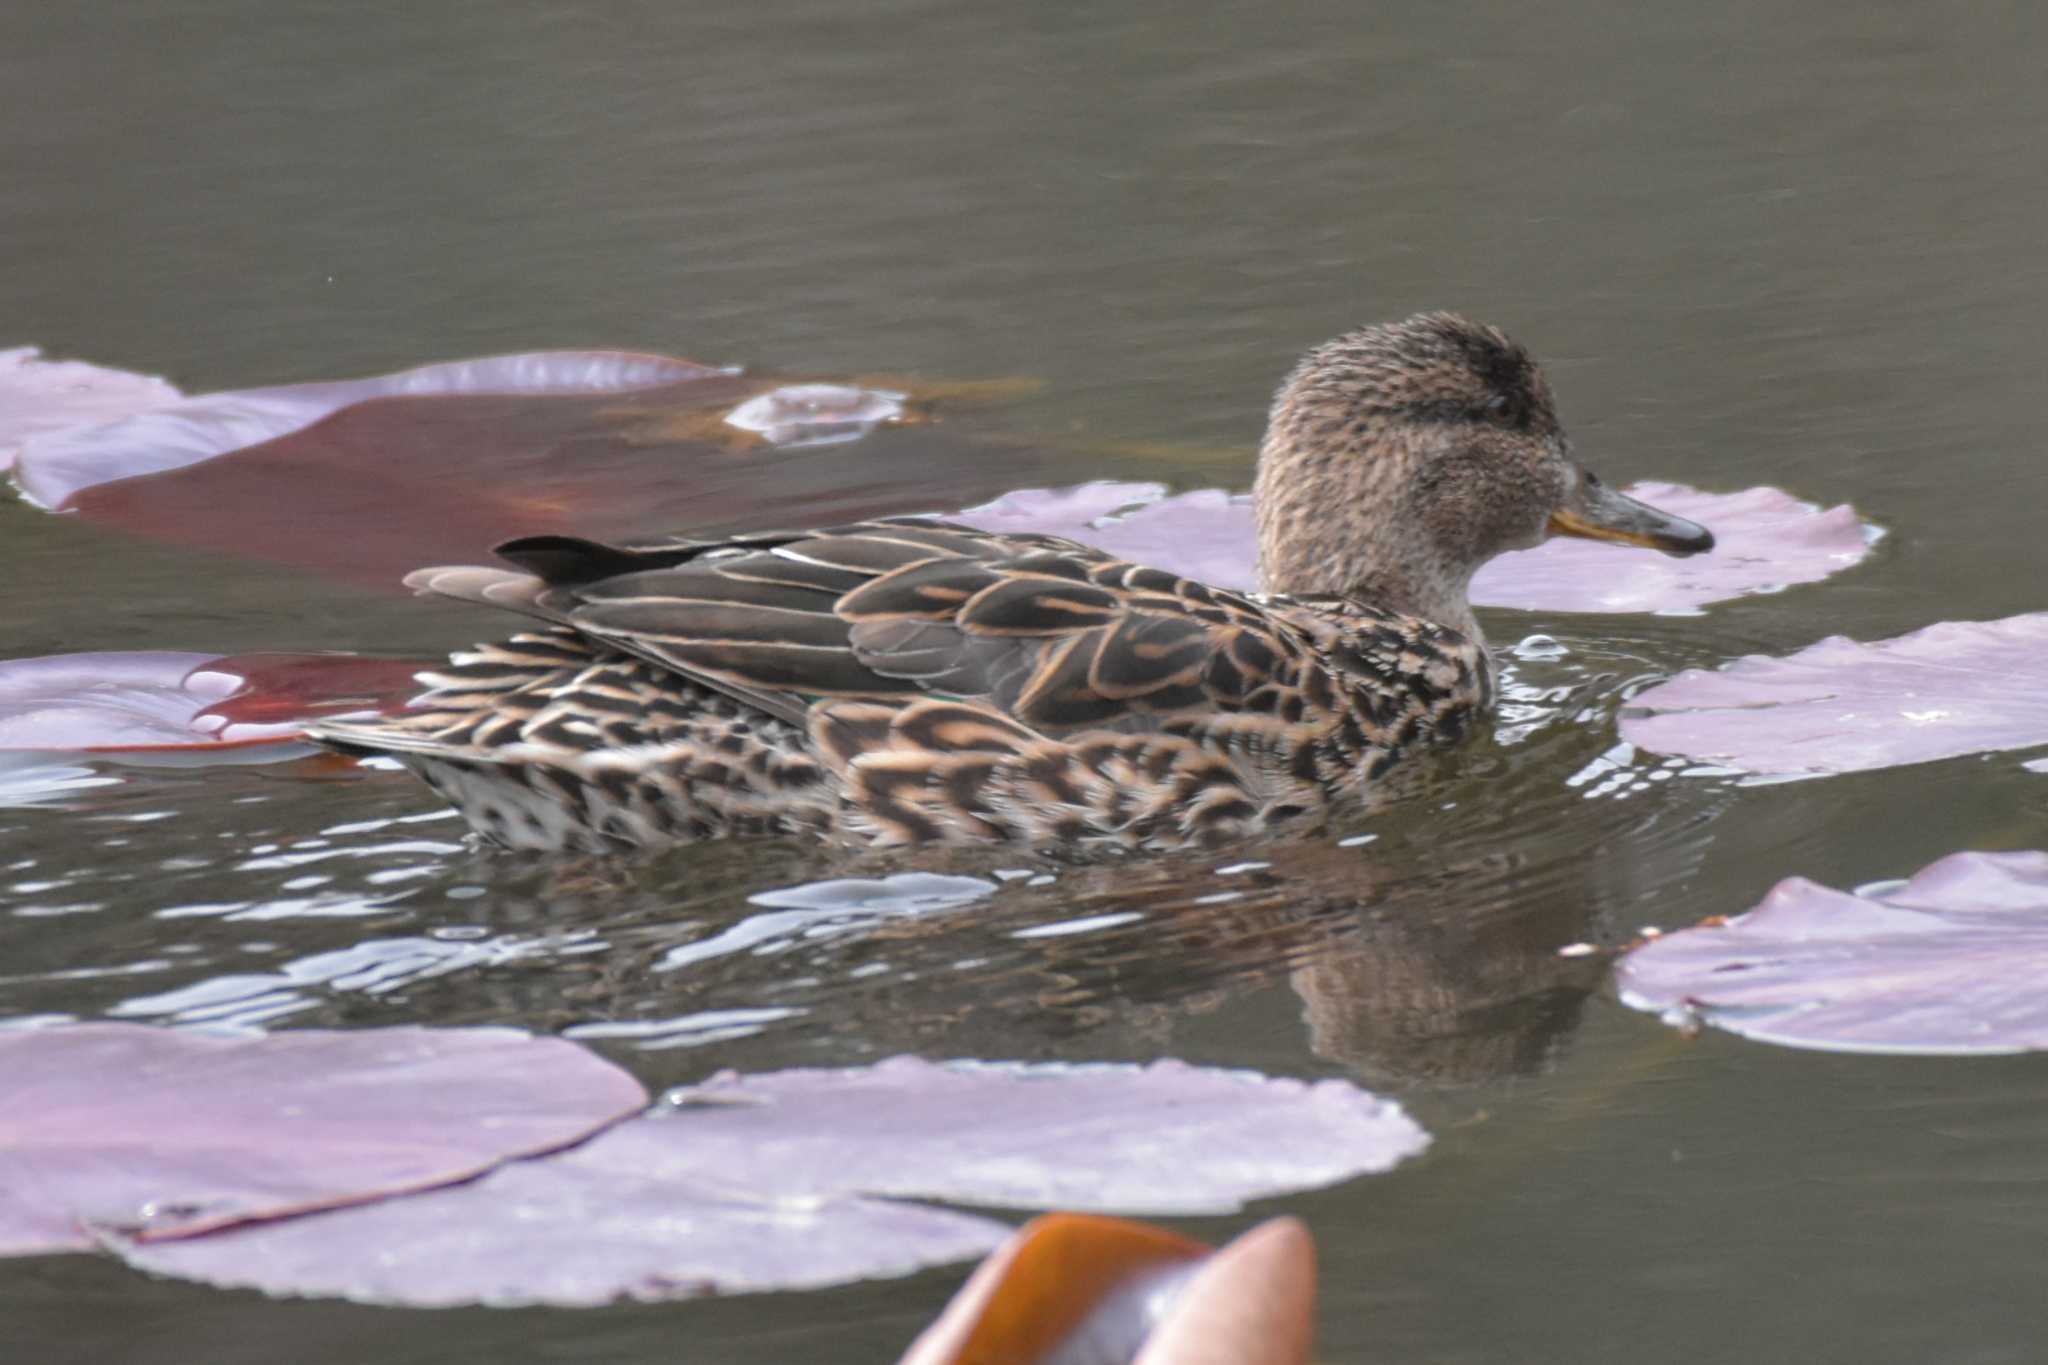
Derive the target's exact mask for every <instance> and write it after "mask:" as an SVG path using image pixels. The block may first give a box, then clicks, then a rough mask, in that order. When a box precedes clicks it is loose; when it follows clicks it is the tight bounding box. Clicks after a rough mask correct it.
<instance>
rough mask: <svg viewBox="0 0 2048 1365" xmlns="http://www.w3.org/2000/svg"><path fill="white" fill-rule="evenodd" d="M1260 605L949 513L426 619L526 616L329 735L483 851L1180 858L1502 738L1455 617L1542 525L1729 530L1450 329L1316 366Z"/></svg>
mask: <svg viewBox="0 0 2048 1365" xmlns="http://www.w3.org/2000/svg"><path fill="white" fill-rule="evenodd" d="M1258 504H1259V513H1258V515H1259V532H1260V554H1261V563H1262V568H1263V573H1264V581H1265V584H1266V586H1267V587H1268V588H1269V589H1270V590H1271V591H1270V592H1268V593H1261V594H1247V593H1238V592H1230V591H1225V590H1223V589H1218V588H1212V587H1209V586H1206V585H1204V584H1201V583H1197V582H1192V581H1190V580H1187V579H1183V578H1179V577H1176V576H1175V575H1173V574H1170V573H1166V572H1164V571H1161V570H1158V569H1153V568H1147V567H1144V566H1141V565H1135V564H1130V563H1126V562H1124V561H1121V560H1118V559H1115V558H1113V557H1111V556H1109V555H1106V554H1103V553H1101V552H1099V551H1096V550H1091V549H1088V548H1086V547H1084V546H1080V545H1076V544H1073V543H1071V542H1068V541H1064V540H1060V539H1057V538H1054V537H1050V536H1035V535H998V534H992V533H988V532H982V531H977V530H972V529H968V528H964V527H959V526H952V525H948V524H946V523H943V522H939V521H934V520H930V519H920V518H904V519H897V520H888V521H877V522H864V523H859V524H856V525H850V526H841V527H832V528H828V529H824V530H814V531H801V532H787V533H776V534H766V535H757V536H745V537H739V538H735V539H732V540H725V541H718V542H710V543H705V542H697V541H690V540H685V539H674V540H668V541H659V542H650V543H644V544H636V545H627V546H609V545H601V544H597V543H594V542H589V541H583V540H577V539H573V538H570V537H530V538H527V539H524V540H518V541H513V542H511V543H509V544H507V545H505V546H503V547H501V549H500V553H501V554H502V555H503V556H504V558H506V559H507V560H508V561H510V562H511V563H512V564H514V565H516V566H517V567H518V570H520V571H519V572H513V571H508V570H501V569H484V568H451V569H428V570H422V571H421V572H419V573H417V574H414V575H412V576H411V577H410V578H409V579H408V580H407V581H408V582H409V583H411V584H413V585H414V586H415V587H417V588H419V589H421V590H422V591H425V592H433V593H440V594H444V595H447V596H452V597H458V598H465V599H469V600H474V601H480V602H487V603H491V604H494V605H498V606H502V607H506V608H509V609H511V610H514V611H518V612H521V613H524V614H525V615H528V616H530V617H533V618H536V619H537V620H538V621H539V622H541V623H542V624H541V625H540V626H539V627H538V628H537V629H535V630H533V631H531V632H529V633H527V634H523V635H519V636H515V637H513V638H512V639H511V640H509V641H506V642H504V643H502V644H495V645H485V646H480V647H479V648H477V649H476V650H473V651H470V652H468V653H465V654H458V655H457V656H455V658H454V660H453V661H452V662H451V664H450V666H449V667H448V668H446V669H444V670H441V671H439V672H437V673H433V674H428V675H423V676H422V681H424V682H425V683H426V684H427V685H428V687H429V689H430V690H429V691H428V692H427V693H426V694H425V695H423V696H422V697H421V698H419V699H418V700H417V701H416V702H415V703H414V706H413V708H412V709H411V710H410V711H408V712H407V713H406V714H404V715H402V716H400V717H396V718H391V719H387V720H383V721H375V722H352V723H351V722H331V723H328V724H325V725H322V726H320V727H318V728H317V729H316V730H315V732H314V733H315V736H316V737H317V738H319V739H320V740H321V741H322V742H324V743H327V744H330V745H332V746H334V747H336V748H339V749H342V750H344V751H348V752H355V753H389V754H392V755H394V756H396V757H397V758H399V759H400V760H401V761H403V762H405V763H406V764H407V765H408V766H410V767H412V768H413V769H414V770H415V771H417V772H419V773H420V774H421V775H422V776H423V777H425V778H426V779H427V781H429V782H430V783H432V784H433V785H434V786H435V787H436V788H437V789H438V790H440V791H441V792H442V793H443V794H444V795H446V796H447V797H449V799H450V800H452V801H453V802H454V803H455V804H456V805H457V806H458V807H459V808H460V809H461V810H462V811H463V813H464V815H465V816H467V817H468V818H469V820H470V821H471V823H472V824H473V825H474V826H475V827H476V828H477V830H478V831H479V832H480V833H481V834H482V835H483V836H484V837H486V838H487V839H490V840H492V841H493V842H496V843H500V844H505V845H509V846H512V847H523V848H546V849H560V848H579V849H589V850H597V851H602V850H608V849H614V848H620V847H639V846H659V845H663V844H670V843H680V842H687V841H690V840H694V839H702V838H711V837H719V836H726V835H739V834H763V833H815V834H818V835H822V836H824V837H826V838H829V839H832V840H837V841H842V842H848V843H856V844H882V845H888V844H902V843H915V842H921V841H926V840H985V841H995V840H1018V841H1025V842H1031V843H1040V844H1046V843H1071V842H1098V843H1107V844H1115V845H1123V846H1129V847H1169V846H1178V845H1184V844H1190V843H1201V842H1208V841H1219V840H1227V839H1231V838H1236V837H1241V836H1244V835H1247V834H1252V833H1256V832H1258V831H1262V830H1265V829H1268V828H1272V827H1275V826H1278V825H1281V824H1283V823H1287V822H1292V821H1300V820H1303V819H1305V818H1308V817H1312V816H1316V815H1320V814H1324V813H1327V812H1329V811H1331V810H1333V809H1359V808H1363V807H1365V806H1366V805H1367V804H1369V803H1370V802H1371V800H1372V799H1373V798H1374V796H1375V794H1376V793H1378V792H1379V791H1381V790H1382V789H1383V786H1384V779H1385V777H1386V775H1387V773H1388V772H1389V771H1390V770H1391V769H1392V768H1393V767H1394V765H1395V764H1396V763H1397V762H1398V761H1399V760H1400V759H1402V758H1403V757H1404V756H1406V755H1408V754H1410V753H1411V752H1413V751H1415V750H1416V749H1418V748H1422V747H1426V746H1430V745H1440V744H1445V743H1450V742H1453V741H1455V740H1456V739H1458V738H1459V737H1461V736H1462V735H1463V734H1464V733H1465V732H1466V731H1467V730H1468V729H1469V728H1470V727H1471V725H1472V724H1473V722H1474V721H1475V720H1476V719H1477V718H1478V717H1480V716H1481V715H1483V714H1484V712H1485V711H1486V709H1487V708H1488V707H1489V706H1490V704H1491V702H1492V696H1493V687H1492V675H1491V669H1490V666H1489V662H1488V659H1487V656H1486V653H1485V649H1484V646H1483V643H1482V641H1481V640H1480V637H1479V633H1478V628H1477V626H1476V624H1475V623H1474V622H1473V619H1472V614H1471V608H1470V606H1469V604H1468V603H1467V601H1466V597H1465V590H1466V585H1467V584H1468V583H1469V581H1470V579H1471V575H1472V573H1473V571H1474V570H1476V569H1477V568H1478V567H1479V565H1480V564H1482V563H1484V562H1485V561H1486V560H1487V559H1489V558H1491V557H1492V556H1493V555H1495V554H1498V553H1500V552H1502V551H1504V550H1509V549H1516V548H1519V547H1521V546H1524V545H1529V544H1534V543H1535V542H1536V541H1538V540H1540V539H1542V537H1543V536H1544V535H1545V534H1547V533H1549V532H1550V531H1553V530H1563V531H1567V532H1570V533H1576V534H1600V535H1604V536H1607V537H1609V538H1615V539H1625V540H1632V541H1636V542H1638V543H1648V544H1655V545H1657V546H1659V547H1660V548H1664V549H1667V550H1670V551H1672V552H1675V553H1689V552H1691V551H1694V550H1698V549H1704V548H1706V547H1707V545H1709V544H1710V543H1711V539H1710V537H1708V536H1707V535H1706V533H1705V532H1704V531H1703V530H1701V529H1700V528H1698V527H1696V526H1692V525H1691V524H1690V523H1685V522H1679V521H1676V520H1675V519H1672V518H1667V517H1664V516H1663V514H1661V513H1657V512H1655V511H1654V510H1653V509H1650V508H1646V507H1643V506H1642V505H1641V504H1637V503H1632V502H1630V501H1629V500H1627V499H1625V498H1621V497H1619V495H1616V494H1613V493H1610V492H1608V491H1607V490H1605V489H1603V488H1601V487H1600V486H1599V484H1598V483H1597V481H1595V480H1593V479H1592V478H1591V476H1590V475H1587V474H1585V473H1584V471H1582V470H1580V469H1579V467H1578V466H1577V465H1575V464H1573V463H1572V462H1571V461H1570V460H1569V458H1568V456H1567V452H1566V448H1565V444H1564V438H1563V436H1562V434H1561V432H1560V431H1559V429H1558V426H1557V420H1556V417H1555V415H1554V413H1553V412H1552V409H1551V402H1550V395H1549V391H1548V389H1547V388H1546V387H1545V385H1544V383H1543V379H1542V376H1541V374H1540V373H1539V372H1538V371H1537V369H1536V367H1535V365H1534V363H1533V362H1531V361H1530V360H1529V358H1528V356H1527V355H1526V354H1525V353H1524V352H1523V351H1522V350H1521V349H1520V348H1519V347H1517V346H1515V345H1514V344H1513V343H1512V342H1510V341H1508V340H1507V338H1505V337H1504V336H1502V335H1501V334H1500V333H1498V332H1496V331H1494V330H1492V329H1490V328H1483V327H1477V326H1474V325H1473V324H1471V323H1468V322H1465V321H1463V320H1462V319H1459V318H1456V317H1452V316H1450V315H1447V314H1430V315H1425V316H1422V317H1418V318H1411V319H1409V320H1408V321H1407V322H1404V323H1399V324H1393V325H1390V326H1383V327H1376V328H1368V329H1366V330H1364V331H1361V332H1357V333H1353V334H1351V335H1350V336H1347V337H1344V338H1341V339H1339V340H1337V341H1334V342H1331V343H1329V344H1328V345H1325V346H1323V347H1320V348H1318V349H1317V350H1315V351H1313V352H1311V353H1310V354H1309V356H1308V357H1307V358H1306V359H1304V360H1303V362H1302V363H1301V365H1300V366H1299V367H1298V368H1297V369H1296V370H1295V372H1294V374H1293V375H1292V376H1290V378H1289V379H1288V381H1287V383H1286V385H1285V386H1283V388H1282V389H1281V391H1280V394H1279V397H1278V398H1277V399H1276V401H1275V404H1274V409H1273V414H1272V419H1271V426H1270V429H1269V432H1268V435H1267V438H1266V442H1265V445H1264V448H1263V449H1262V451H1261V454H1260V466H1259V476H1258Z"/></svg>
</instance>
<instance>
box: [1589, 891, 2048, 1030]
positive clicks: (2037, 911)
mask: <svg viewBox="0 0 2048 1365" xmlns="http://www.w3.org/2000/svg"><path fill="white" fill-rule="evenodd" d="M2044 977H2048V853H2038V852H2027V853H1954V854H1950V855H1949V856H1948V857H1946V858H1943V859H1941V860H1940V861H1938V862H1935V863H1932V864H1930V865H1929V866H1927V867H1926V868H1923V869H1922V870H1921V871H1920V872H1919V873H1918V874H1917V875H1915V876H1914V877H1913V879H1912V880H1911V881H1908V882H1906V883H1904V884H1903V885H1898V886H1895V887H1892V888H1891V889H1885V890H1866V891H1861V892H1856V893H1853V894H1852V893H1849V892H1843V891H1835V890H1832V889H1830V888H1828V887H1825V886H1821V885H1818V884H1816V883H1814V882H1810V881H1808V880H1806V879H1805V878H1804V877H1788V878H1787V879H1785V880H1784V881H1782V882H1780V883H1778V885H1777V886H1775V887H1773V888H1772V889H1771V893H1770V895H1768V896H1766V897H1765V898H1764V901H1763V903H1762V904H1761V905H1759V906H1758V907H1757V908H1756V909H1754V910H1752V911H1751V912H1750V913H1748V914H1746V915H1743V916H1741V917H1739V918H1737V919H1734V920H1730V921H1727V922H1725V923H1709V924H1704V925H1700V926H1698V927H1696V928H1692V929H1682V930H1679V931H1678V932H1676V933H1671V934H1665V935H1663V936H1661V937H1659V938H1656V939H1653V940H1651V941H1650V942H1648V943H1645V944H1643V945H1641V946H1639V947H1637V948H1635V949H1633V950H1632V951H1630V952H1629V953H1628V954H1627V955H1626V956H1625V957H1624V958H1623V959H1622V961H1621V965H1620V968H1619V969H1618V982H1619V985H1620V989H1621V997H1622V999H1623V1000H1624V1001H1626V1002H1627V1003H1628V1004H1630V1005H1633V1006H1635V1007H1636V1008H1638V1009H1643V1010H1652V1011H1658V1012H1663V1013H1666V1014H1668V1015H1670V1016H1671V1017H1673V1018H1674V1020H1675V1021H1676V1022H1680V1023H1690V1022H1692V1021H1694V1020H1698V1021H1702V1022H1705V1023H1708V1024H1712V1025H1714V1026H1715V1027H1717V1028H1723V1029H1727V1030H1728V1031H1729V1032H1731V1033H1739V1034H1742V1035H1743V1036H1745V1037H1749V1038H1754V1039H1757V1040H1759V1041H1762V1042H1772V1043H1783V1044H1785V1045H1787V1046H1790V1047H1807V1048H1819V1049H1824V1050H1829V1051H1838V1052H1900V1053H1999V1052H2025V1051H2034V1050H2039V1049H2043V1048H2048V994H2044V993H2043V992H2042V990H2041V982H2042V980H2043V979H2044Z"/></svg>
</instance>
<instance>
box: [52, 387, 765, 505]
mask: <svg viewBox="0 0 2048 1365" xmlns="http://www.w3.org/2000/svg"><path fill="white" fill-rule="evenodd" d="M723 373H726V372H725V371H723V370H719V369H715V368H713V367H711V366H707V365H699V364H697V363H696V362H695V361H689V360H677V359H674V358H672V357H669V356H659V355H642V354H638V353H635V352H630V351H535V352H531V353H528V354H524V355H504V356H487V357H483V358H481V359H476V360H455V361H447V362H444V363H441V364H436V365H423V366H421V367H419V368H418V369H413V370H403V371H400V372H399V373H396V374H387V375H379V376H376V377H374V378H369V379H350V380H337V381H330V382H323V383H311V384H287V385H282V386H279V387H276V388H267V389H238V390H233V391H230V392H225V393H212V394H203V395H201V396H199V397H196V398H188V399H185V400H183V401H181V402H176V403H171V404H168V405H166V406H163V407H159V408H156V409H154V410H152V411H148V412H143V413H139V414H137V415H135V416H132V417H127V418H124V419H122V420H120V421H115V422H108V423H103V424H98V425H93V426H83V427H68V428H65V429H63V430H58V431H50V432H45V433H43V434H41V435H38V436H33V437H31V438H30V439H29V440H28V441H27V442H25V443H24V444H23V445H22V448H21V452H20V458H19V459H18V461H17V463H16V466H15V471H14V477H15V482H16V483H17V484H18V485H19V487H20V488H21V491H22V493H23V495H24V496H26V497H27V498H28V499H29V500H30V501H31V502H33V503H36V504H37V505H38V506H42V507H46V508H61V507H63V506H64V505H65V504H66V503H67V502H68V501H70V499H71V498H72V497H73V496H75V495H76V494H77V493H79V492H80V491H81V490H83V489H87V488H91V487H94V486H96V485H99V484H103V483H108V482H111V481H112V480H115V479H124V478H128V477H131V476H133V475H137V474H157V473H162V472H164V471H165V470H171V469H182V468H184V467H185V466H187V465H190V464H196V463H198V462H199V461H202V460H209V459H212V458H214V457H215V456H217V455H225V454H227V453H228V452H229V451H233V450H239V449H241V448H243V447H245V446H251V445H256V444H258V443H260V442H264V441H270V440H275V439H276V438H278V437H280V436H284V435H287V434H289V433H291V432H294V431H298V430H300V429H301V428H304V427H307V426H310V425H312V424H313V423H314V422H317V421H319V420H320V419H321V418H323V417H326V416H328V415H329V414H330V413H333V412H335V411H337V410H339V409H341V408H344V407H347V406H349V405H350V404H353V403H362V402H367V401H369V400H370V399H373V398H398V397H418V396H422V395H431V394H587V393H613V392H626V391H628V390H633V389H646V388H654V387H657V386H660V385H664V384H676V383H681V382H683V381H686V380H692V379H701V378H704V377H706V376H711V375H719V374H723Z"/></svg>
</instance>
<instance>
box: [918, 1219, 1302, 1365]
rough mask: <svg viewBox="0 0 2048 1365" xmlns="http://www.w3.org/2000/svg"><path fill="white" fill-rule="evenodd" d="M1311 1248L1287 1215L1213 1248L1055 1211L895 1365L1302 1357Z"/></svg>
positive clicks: (1008, 1249) (978, 1273)
mask: <svg viewBox="0 0 2048 1365" xmlns="http://www.w3.org/2000/svg"><path fill="white" fill-rule="evenodd" d="M1315 1291H1316V1267H1315V1242H1314V1240H1313V1239H1312V1238H1310V1236H1309V1234H1308V1229H1306V1228H1305V1227H1303V1226H1302V1225H1301V1223H1300V1222H1298V1221H1297V1220H1295V1219H1292V1218H1274V1219H1270V1220H1268V1221H1267V1222H1264V1223H1261V1224H1260V1225H1259V1226H1258V1227H1256V1228H1254V1229H1252V1230H1251V1231H1250V1232H1248V1233H1246V1234H1245V1235H1244V1236H1242V1237H1239V1238H1238V1239H1237V1240H1236V1241H1234V1242H1232V1243H1231V1244H1230V1245H1229V1246H1227V1247H1225V1248H1224V1249H1223V1250H1222V1251H1220V1252H1216V1253H1214V1254H1212V1253H1211V1252H1210V1251H1209V1248H1207V1247H1205V1246H1203V1245H1201V1244H1200V1243H1199V1242H1191V1241H1189V1240H1188V1239H1187V1238H1185V1237H1179V1236H1176V1235H1174V1234H1173V1233H1170V1232H1167V1231H1165V1230H1164V1229H1162V1228H1155V1227H1151V1226H1148V1225H1147V1224H1144V1223H1131V1222H1126V1221H1124V1220H1123V1219H1121V1218H1102V1217H1094V1216H1090V1215H1086V1214H1072V1213H1056V1214H1050V1215H1047V1216H1046V1217H1043V1218H1036V1219H1033V1220H1032V1221H1031V1222H1029V1223H1027V1224H1025V1225H1024V1226H1023V1227H1022V1228H1019V1229H1018V1230H1017V1232H1016V1233H1015V1234H1014V1235H1013V1236H1012V1237H1011V1238H1010V1239H1009V1240H1008V1241H1007V1242H1005V1243H1004V1244H1003V1245H1002V1246H1001V1247H999V1248H998V1249H997V1250H996V1252H995V1253H994V1254H993V1255H991V1256H990V1257H989V1258H988V1259H987V1260H985V1261H983V1262H982V1263H981V1265H980V1266H979V1267H978V1268H977V1269H976V1270H975V1272H974V1274H973V1275H972V1276H971V1277H970V1278H969V1279H968V1281H967V1283H966V1284H965V1285H963V1286H962V1287H961V1289H960V1292H959V1293H957V1294H955V1295H954V1296H953V1299H952V1301H951V1302H950V1303H948V1304H947V1305H946V1309H945V1312H944V1313H942V1314H941V1315H940V1316H939V1319H938V1320H937V1321H936V1322H934V1323H933V1324H932V1325H931V1326H930V1327H927V1328H926V1329H925V1330H924V1332H923V1333H921V1334H920V1335H919V1336H918V1339H917V1340H916V1341H915V1342H914V1343H912V1345H911V1347H910V1349H909V1350H908V1351H907V1352H905V1353H904V1356H903V1359H902V1361H901V1362H900V1365H977V1362H987V1361H1005V1362H1011V1365H1055V1362H1059V1363H1061V1365H1066V1363H1069V1362H1080V1361H1101V1362H1123V1361H1131V1362H1133V1365H1217V1363H1219V1362H1225V1361H1227V1362H1231V1365H1302V1363H1303V1362H1306V1361H1307V1360H1308V1359H1309V1352H1310V1347H1311V1345H1312V1342H1313V1337H1314V1327H1315Z"/></svg>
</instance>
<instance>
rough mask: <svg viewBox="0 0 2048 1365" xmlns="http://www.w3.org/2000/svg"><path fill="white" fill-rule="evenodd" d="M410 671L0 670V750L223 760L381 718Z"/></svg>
mask: <svg viewBox="0 0 2048 1365" xmlns="http://www.w3.org/2000/svg"><path fill="white" fill-rule="evenodd" d="M418 667H419V665H417V664H413V663H406V662H402V661H399V660H392V659H366V658H360V657H357V656H354V655H348V654H246V655H218V654H199V653H192V652H186V651H179V650H136V651H129V652H98V653H82V654H50V655H43V656H40V657H36V658H28V659H5V660H0V751H33V752H45V753H52V752H54V753H71V752H127V753H140V752H148V751H163V750H174V751H181V752H182V751H190V752H193V753H207V754H226V753H227V751H233V750H240V749H244V748H251V747H256V746H264V745H276V744H280V743H284V742H287V741H290V740H292V739H294V738H295V737H296V736H297V735H298V734H299V733H300V730H301V729H302V728H303V725H304V723H305V722H306V721H307V720H310V719H312V718H313V717H316V716H328V715H336V714H344V713H349V712H362V711H375V710H379V709H390V708H393V707H396V706H398V705H400V704H402V703H403V701H404V699H405V698H406V697H407V696H409V695H410V694H411V693H412V692H413V691H415V690H416V685H415V684H414V682H413V678H412V675H413V672H414V670H415V669H416V668H418Z"/></svg>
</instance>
